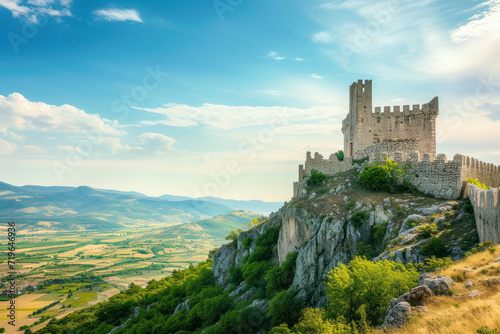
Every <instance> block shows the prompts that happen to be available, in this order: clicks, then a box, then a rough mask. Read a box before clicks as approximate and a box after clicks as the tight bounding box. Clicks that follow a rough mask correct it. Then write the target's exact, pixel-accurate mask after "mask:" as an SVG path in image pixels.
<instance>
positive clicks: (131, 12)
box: [94, 8, 143, 23]
mask: <svg viewBox="0 0 500 334" xmlns="http://www.w3.org/2000/svg"><path fill="white" fill-rule="evenodd" d="M94 14H95V15H97V16H98V17H99V18H101V19H103V20H106V21H122V22H123V21H135V22H142V23H143V21H142V19H141V17H140V15H139V12H138V11H137V10H136V9H119V8H107V9H98V10H95V11H94Z"/></svg>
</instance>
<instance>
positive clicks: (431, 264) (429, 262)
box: [424, 256, 453, 272]
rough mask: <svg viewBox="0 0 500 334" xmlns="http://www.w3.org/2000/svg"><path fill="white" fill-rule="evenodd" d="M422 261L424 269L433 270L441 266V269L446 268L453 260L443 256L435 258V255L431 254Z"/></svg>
mask: <svg viewBox="0 0 500 334" xmlns="http://www.w3.org/2000/svg"><path fill="white" fill-rule="evenodd" d="M424 261H425V263H426V264H425V265H424V269H425V270H426V271H427V272H433V271H435V270H436V269H437V268H441V269H444V268H448V267H449V266H451V265H452V264H453V260H452V259H450V258H449V257H443V258H440V259H439V258H436V257H435V256H432V257H431V258H427V259H425V260H424Z"/></svg>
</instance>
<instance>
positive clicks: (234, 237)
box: [225, 230, 238, 241]
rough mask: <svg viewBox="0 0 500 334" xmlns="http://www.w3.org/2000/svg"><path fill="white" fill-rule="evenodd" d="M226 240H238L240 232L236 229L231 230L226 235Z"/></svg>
mask: <svg viewBox="0 0 500 334" xmlns="http://www.w3.org/2000/svg"><path fill="white" fill-rule="evenodd" d="M225 239H226V240H232V241H236V240H238V232H237V231H235V230H231V233H229V234H228V235H226V238H225Z"/></svg>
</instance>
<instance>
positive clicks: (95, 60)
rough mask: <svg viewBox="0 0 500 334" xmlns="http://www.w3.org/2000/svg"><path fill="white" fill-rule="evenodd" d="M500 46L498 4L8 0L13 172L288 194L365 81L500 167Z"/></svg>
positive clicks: (251, 195)
mask: <svg viewBox="0 0 500 334" xmlns="http://www.w3.org/2000/svg"><path fill="white" fill-rule="evenodd" d="M499 45H500V0H490V1H451V0H450V1H447V0H446V1H445V0H443V1H437V0H436V1H432V0H422V1H418V2H415V1H407V0H394V1H393V0H391V1H369V0H347V1H330V2H329V1H327V0H325V1H315V0H313V1H296V0H288V1H279V0H277V1H269V0H268V1H261V0H252V1H249V0H240V1H237V0H231V1H229V0H216V1H147V2H146V1H142V2H140V1H120V2H105V1H75V0H73V1H72V0H0V75H1V80H0V159H1V160H0V161H1V165H0V173H1V175H2V176H1V180H2V181H4V182H8V183H12V184H15V185H24V184H39V185H71V186H78V185H88V186H92V187H98V188H111V189H119V190H135V191H140V192H143V193H146V194H148V195H153V196H157V195H161V194H165V193H170V194H177V195H186V196H195V197H196V196H204V195H213V196H217V197H223V198H235V199H262V200H269V201H285V200H288V199H289V198H290V197H291V190H292V182H293V181H294V180H296V178H297V164H299V163H301V162H302V161H303V160H304V158H305V152H306V151H307V150H310V151H313V152H315V151H319V152H320V153H322V154H323V155H325V156H328V155H329V154H330V153H331V152H334V151H337V150H338V149H341V148H342V147H341V145H342V134H341V131H340V128H341V122H342V119H343V118H344V117H345V115H346V113H347V108H348V86H349V85H350V84H351V83H352V82H353V81H356V80H358V79H372V80H373V85H374V91H373V94H374V105H375V106H384V105H403V104H423V103H426V102H428V101H430V100H431V99H432V98H433V97H434V96H439V98H440V116H439V117H438V122H437V132H438V149H437V150H438V152H439V153H446V154H447V155H448V156H449V157H452V156H453V155H454V154H455V153H464V154H468V155H471V156H474V157H476V158H479V159H481V160H484V161H487V162H493V163H495V164H500V149H499V145H498V144H499V143H500V93H499V92H500V63H499V62H498V59H500V47H499Z"/></svg>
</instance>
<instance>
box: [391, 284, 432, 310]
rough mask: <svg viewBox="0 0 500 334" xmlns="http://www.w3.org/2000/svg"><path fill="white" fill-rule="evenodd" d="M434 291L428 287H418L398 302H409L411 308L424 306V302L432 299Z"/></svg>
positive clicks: (402, 296)
mask: <svg viewBox="0 0 500 334" xmlns="http://www.w3.org/2000/svg"><path fill="white" fill-rule="evenodd" d="M432 295H433V294H432V291H431V289H429V288H428V287H427V286H426V285H422V286H417V287H415V288H413V289H411V290H410V291H408V292H407V293H405V294H403V295H401V296H400V297H399V298H398V299H397V301H398V302H399V303H401V302H407V303H408V304H410V305H411V306H421V305H423V302H424V301H425V300H426V299H427V298H430V297H432Z"/></svg>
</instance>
